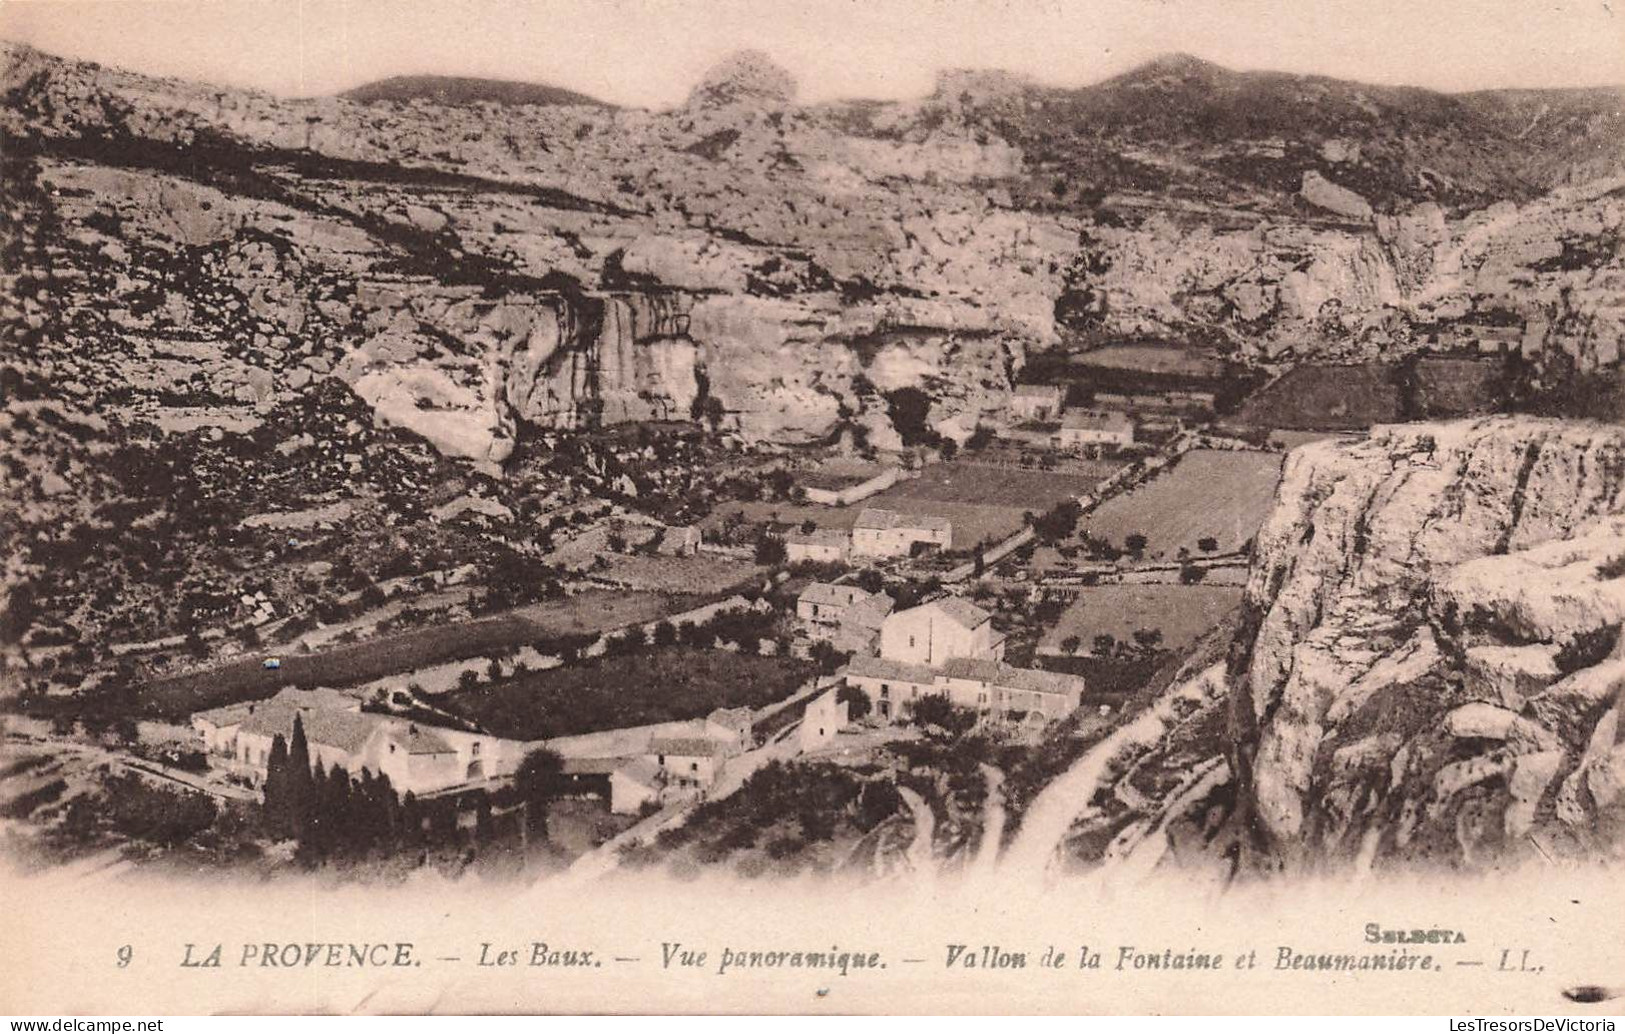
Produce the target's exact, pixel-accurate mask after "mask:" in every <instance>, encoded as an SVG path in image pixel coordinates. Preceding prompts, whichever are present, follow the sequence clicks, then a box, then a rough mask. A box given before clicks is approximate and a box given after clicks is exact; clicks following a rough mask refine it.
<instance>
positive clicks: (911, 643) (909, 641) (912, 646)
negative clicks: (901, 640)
mask: <svg viewBox="0 0 1625 1034" xmlns="http://www.w3.org/2000/svg"><path fill="white" fill-rule="evenodd" d="M908 645H909V649H913V648H914V637H913V636H909V637H908Z"/></svg>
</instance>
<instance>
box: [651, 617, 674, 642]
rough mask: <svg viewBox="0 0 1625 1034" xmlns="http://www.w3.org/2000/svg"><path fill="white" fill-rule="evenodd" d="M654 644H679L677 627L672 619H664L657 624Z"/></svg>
mask: <svg viewBox="0 0 1625 1034" xmlns="http://www.w3.org/2000/svg"><path fill="white" fill-rule="evenodd" d="M654 644H655V645H656V646H675V645H677V627H676V626H675V625H673V624H672V623H671V622H670V621H662V622H659V623H658V624H656V625H655V634H654Z"/></svg>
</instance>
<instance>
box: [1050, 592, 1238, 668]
mask: <svg viewBox="0 0 1625 1034" xmlns="http://www.w3.org/2000/svg"><path fill="white" fill-rule="evenodd" d="M1241 593H1242V590H1241V588H1240V587H1239V586H1213V585H1097V586H1092V587H1089V588H1086V589H1084V590H1083V595H1081V596H1079V597H1078V600H1077V602H1076V603H1074V604H1072V606H1070V607H1068V608H1067V609H1066V612H1065V613H1064V614H1062V615H1061V620H1060V621H1059V622H1058V623H1057V624H1056V626H1055V627H1054V628H1053V629H1051V630H1050V631H1049V632H1048V633H1046V634H1045V636H1044V638H1043V641H1042V642H1040V643H1039V647H1038V649H1039V652H1041V653H1063V652H1065V651H1064V650H1063V648H1062V646H1061V644H1062V643H1064V642H1065V641H1066V640H1067V639H1068V638H1070V637H1073V636H1076V637H1077V639H1078V642H1079V643H1080V644H1081V645H1080V646H1079V650H1078V652H1079V653H1088V652H1090V650H1091V649H1092V646H1093V643H1094V639H1095V636H1098V635H1109V636H1111V637H1112V638H1113V639H1115V640H1116V641H1118V642H1120V643H1126V642H1133V640H1134V633H1135V632H1137V631H1139V630H1141V629H1145V628H1150V629H1156V630H1157V631H1158V632H1160V633H1162V640H1161V643H1160V646H1161V648H1162V649H1166V650H1180V649H1183V648H1184V647H1186V646H1188V645H1190V644H1191V643H1193V642H1195V641H1196V639H1197V637H1199V636H1200V635H1201V634H1202V633H1203V632H1206V631H1207V630H1208V629H1210V628H1212V627H1213V626H1214V625H1216V624H1218V623H1219V621H1220V619H1222V618H1223V617H1224V616H1225V614H1227V613H1229V612H1230V611H1231V610H1232V609H1234V608H1235V607H1236V605H1237V604H1239V603H1240V602H1241Z"/></svg>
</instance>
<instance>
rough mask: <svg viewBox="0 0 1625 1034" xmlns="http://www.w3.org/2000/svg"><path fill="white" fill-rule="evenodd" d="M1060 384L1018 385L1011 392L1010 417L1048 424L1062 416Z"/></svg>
mask: <svg viewBox="0 0 1625 1034" xmlns="http://www.w3.org/2000/svg"><path fill="white" fill-rule="evenodd" d="M1061 405H1062V397H1061V386H1060V385H1059V384H1018V385H1016V386H1015V388H1014V389H1013V390H1012V391H1011V392H1010V415H1011V416H1012V417H1014V418H1015V419H1016V420H1020V421H1037V422H1038V423H1048V422H1050V421H1052V420H1055V419H1057V418H1059V417H1060V415H1061Z"/></svg>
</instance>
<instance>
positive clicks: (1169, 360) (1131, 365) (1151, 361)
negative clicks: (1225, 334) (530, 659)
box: [1072, 345, 1224, 377]
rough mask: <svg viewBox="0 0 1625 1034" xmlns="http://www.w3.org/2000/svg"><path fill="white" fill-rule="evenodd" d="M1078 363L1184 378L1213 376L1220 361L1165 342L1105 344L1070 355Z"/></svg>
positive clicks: (1222, 367)
mask: <svg viewBox="0 0 1625 1034" xmlns="http://www.w3.org/2000/svg"><path fill="white" fill-rule="evenodd" d="M1072 361H1073V362H1074V363H1077V364H1079V365H1081V366H1101V367H1106V368H1108V369H1115V370H1135V371H1138V372H1140V373H1172V374H1180V375H1182V376H1186V377H1217V376H1219V375H1220V374H1221V373H1223V372H1224V364H1223V363H1221V362H1219V361H1218V360H1216V359H1213V358H1211V357H1210V356H1207V355H1204V354H1203V353H1201V352H1197V351H1193V350H1191V349H1186V348H1174V347H1170V346H1167V345H1107V346H1106V347H1105V348H1097V349H1094V350H1093V351H1089V352H1084V353H1081V354H1079V355H1075V356H1073V357H1072Z"/></svg>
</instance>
